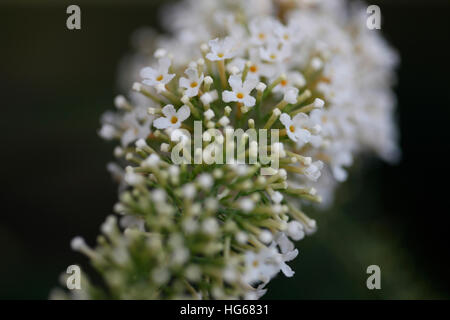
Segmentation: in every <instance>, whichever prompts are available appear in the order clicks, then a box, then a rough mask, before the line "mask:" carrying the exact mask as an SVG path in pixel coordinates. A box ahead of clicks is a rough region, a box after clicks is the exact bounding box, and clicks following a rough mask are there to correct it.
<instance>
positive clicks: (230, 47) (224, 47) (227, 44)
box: [206, 37, 235, 61]
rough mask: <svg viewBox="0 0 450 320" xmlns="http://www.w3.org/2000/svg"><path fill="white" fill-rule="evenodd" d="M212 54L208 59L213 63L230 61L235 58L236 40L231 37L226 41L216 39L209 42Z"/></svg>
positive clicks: (208, 55)
mask: <svg viewBox="0 0 450 320" xmlns="http://www.w3.org/2000/svg"><path fill="white" fill-rule="evenodd" d="M208 44H209V47H210V48H211V52H209V53H208V54H207V55H206V58H207V59H208V60H211V61H219V60H225V59H230V58H233V57H234V54H235V53H234V52H233V51H234V45H235V43H234V40H233V39H232V38H230V37H226V38H225V39H219V38H216V39H214V40H210V41H209V42H208Z"/></svg>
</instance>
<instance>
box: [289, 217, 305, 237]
mask: <svg viewBox="0 0 450 320" xmlns="http://www.w3.org/2000/svg"><path fill="white" fill-rule="evenodd" d="M287 234H288V236H289V237H291V238H292V240H295V241H299V240H301V239H303V237H304V236H305V231H304V230H303V225H302V224H301V223H300V222H298V221H291V222H289V223H288V227H287Z"/></svg>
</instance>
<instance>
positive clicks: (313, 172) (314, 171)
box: [305, 160, 323, 181]
mask: <svg viewBox="0 0 450 320" xmlns="http://www.w3.org/2000/svg"><path fill="white" fill-rule="evenodd" d="M322 168H323V162H322V161H320V160H317V161H314V162H313V163H311V164H310V165H309V166H308V167H306V169H305V175H306V177H307V178H308V179H309V180H311V181H317V179H319V177H320V175H321V172H320V170H322Z"/></svg>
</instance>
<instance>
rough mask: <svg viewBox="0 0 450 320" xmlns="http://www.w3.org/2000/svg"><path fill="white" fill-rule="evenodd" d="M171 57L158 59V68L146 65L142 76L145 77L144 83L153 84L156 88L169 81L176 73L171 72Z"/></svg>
mask: <svg viewBox="0 0 450 320" xmlns="http://www.w3.org/2000/svg"><path fill="white" fill-rule="evenodd" d="M170 64H171V62H170V59H168V58H161V59H159V60H158V67H157V68H156V69H154V68H151V67H145V68H143V69H142V70H141V77H142V78H143V79H144V80H143V81H142V83H144V84H146V85H149V86H152V87H154V88H157V87H158V88H161V86H160V85H162V86H163V87H164V86H165V85H166V84H167V83H169V82H170V81H171V80H172V79H173V77H175V74H169V67H170Z"/></svg>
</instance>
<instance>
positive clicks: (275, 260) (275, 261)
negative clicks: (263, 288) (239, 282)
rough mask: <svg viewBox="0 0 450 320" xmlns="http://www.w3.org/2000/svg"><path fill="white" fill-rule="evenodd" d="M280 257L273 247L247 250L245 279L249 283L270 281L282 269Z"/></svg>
mask: <svg viewBox="0 0 450 320" xmlns="http://www.w3.org/2000/svg"><path fill="white" fill-rule="evenodd" d="M279 257H280V256H279V253H278V252H277V250H276V249H275V248H273V247H264V248H261V249H260V250H259V251H258V252H254V251H247V252H246V253H245V273H244V275H243V279H244V280H245V281H246V282H247V283H249V284H255V283H258V282H260V281H262V282H263V283H267V282H269V281H270V279H271V278H273V277H274V276H275V275H276V274H277V273H278V272H279V271H280V265H279V262H280V258H279Z"/></svg>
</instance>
